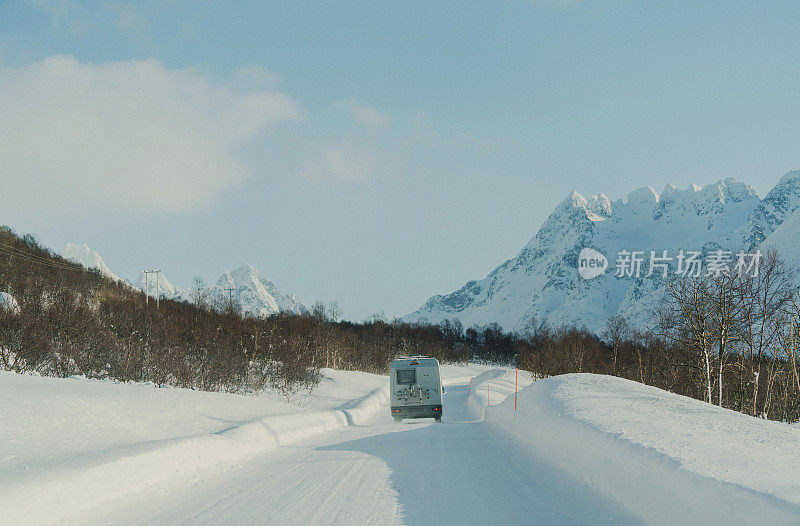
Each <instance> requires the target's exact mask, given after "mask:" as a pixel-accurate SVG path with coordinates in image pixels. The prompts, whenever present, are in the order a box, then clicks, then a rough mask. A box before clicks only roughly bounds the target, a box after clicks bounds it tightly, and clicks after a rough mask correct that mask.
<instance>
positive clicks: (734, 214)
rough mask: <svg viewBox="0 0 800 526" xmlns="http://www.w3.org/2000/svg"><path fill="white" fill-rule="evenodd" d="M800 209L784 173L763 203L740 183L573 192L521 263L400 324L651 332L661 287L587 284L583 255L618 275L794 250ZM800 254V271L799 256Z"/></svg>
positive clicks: (608, 281)
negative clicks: (681, 261)
mask: <svg viewBox="0 0 800 526" xmlns="http://www.w3.org/2000/svg"><path fill="white" fill-rule="evenodd" d="M799 209H800V171H795V172H789V173H787V174H786V175H784V176H783V177H782V178H781V179H780V181H779V182H778V184H776V186H775V187H774V188H773V189H772V190H771V191H770V192H769V193H768V194H767V196H765V198H764V199H761V198H760V197H759V196H758V194H757V192H756V190H755V189H754V188H753V187H752V186H750V185H748V184H747V183H744V182H742V181H737V180H735V179H733V178H725V179H721V180H719V181H717V182H716V183H712V184H709V185H706V186H704V187H700V186H697V185H695V184H690V185H689V186H688V187H685V188H680V187H677V186H674V185H666V186H665V187H664V190H663V191H662V192H661V193H660V194H659V193H658V192H656V191H655V190H654V189H653V188H652V187H650V186H645V187H640V188H637V189H634V190H632V191H631V192H629V193H628V195H627V198H626V199H625V200H622V199H618V200H616V201H611V199H609V198H608V196H606V195H604V194H597V195H593V196H591V197H589V198H586V197H584V196H583V195H581V194H580V193H578V192H577V191H573V192H571V193H570V194H569V195H568V196H567V197H566V198H565V199H564V200H563V201H561V203H559V204H558V205H557V206H556V207H555V209H554V210H553V212H552V213H551V214H550V215H549V216H548V217H547V219H545V221H544V222H543V223H542V226H541V227H540V228H539V230H538V231H537V233H536V234H535V235H534V236H533V237H532V238H531V239H530V241H529V242H528V243H527V244H526V245H525V246H524V247H523V248H522V250H521V251H520V252H519V253H518V254H517V255H516V256H515V257H513V258H510V259H508V260H506V261H505V262H503V263H501V264H500V265H499V266H497V267H496V268H495V269H494V270H492V271H491V272H490V273H489V274H488V275H487V276H486V277H485V278H483V279H481V280H471V281H468V282H467V283H466V284H465V285H464V286H463V287H461V288H460V289H457V290H456V291H453V292H451V293H449V294H438V295H434V296H432V297H430V298H429V299H428V300H427V301H426V302H425V303H424V304H423V305H422V306H421V307H420V308H419V309H418V310H416V311H414V312H412V313H410V314H407V315H406V316H404V317H403V318H402V320H403V321H407V322H412V323H433V324H437V323H440V322H442V321H444V320H446V319H450V320H452V319H458V320H459V321H460V322H461V323H462V324H463V325H465V326H471V325H486V324H489V323H498V324H499V325H500V326H501V327H503V329H505V330H508V331H516V332H521V331H524V330H526V329H527V328H528V327H529V326H530V324H531V322H532V321H533V320H536V321H537V322H547V323H548V324H550V325H552V326H561V325H575V326H585V327H587V328H588V329H590V330H593V331H595V332H600V331H602V329H603V327H604V325H605V322H606V320H607V319H608V318H610V317H611V316H613V315H614V314H618V315H621V316H625V317H626V318H628V319H629V321H630V322H631V324H632V325H634V326H639V327H640V328H647V327H648V326H649V325H648V324H651V323H652V321H653V318H652V316H651V314H652V310H653V309H655V308H657V306H658V304H659V303H660V301H661V298H662V297H663V293H664V287H663V280H662V281H659V279H658V278H659V276H650V277H646V276H643V277H640V278H638V279H622V278H619V277H617V276H615V275H614V272H613V268H611V269H610V270H609V271H606V273H605V274H603V275H602V276H600V277H597V278H595V279H593V280H591V281H585V280H583V279H581V278H580V277H579V275H578V272H577V262H578V254H579V253H580V251H581V249H583V248H593V249H595V250H598V251H600V252H601V253H602V254H604V255H605V256H606V257H607V258H608V261H609V265H610V267H613V266H614V263H615V260H614V256H615V255H617V254H619V253H620V252H621V251H634V250H641V251H643V252H644V253H645V256H649V254H650V251H656V252H657V253H658V254H661V253H662V251H663V250H667V251H668V254H671V255H675V254H677V253H678V252H679V251H680V250H685V251H699V252H702V253H704V254H707V253H708V252H711V251H714V250H721V249H724V250H729V251H731V252H733V253H736V252H737V251H738V250H740V249H742V250H751V249H755V248H758V247H759V246H760V245H762V244H765V242H766V241H768V240H769V238H770V236H771V235H772V234H773V233H775V232H778V233H777V234H776V236H775V238H776V239H777V238H778V237H780V238H781V241H780V243H779V244H780V245H781V246H780V247H777V246H773V245H772V244H770V243H766V244H765V246H770V247H771V248H778V249H779V250H781V252H784V251H786V252H790V250H789V249H790V248H791V247H787V246H786V245H787V244H789V242H790V241H789V240H790V239H791V235H792V234H791V233H789V232H787V229H788V227H787V228H783V225H784V224H790V225H791V224H795V223H796V225H797V226H796V227H795V228H796V229H793V231H794V236H795V239H796V238H797V236H798V235H800V211H799ZM790 219H791V220H792V221H789V220H790ZM795 252H798V253H797V254H796V258H795V259H796V264H797V265H800V251H795ZM791 255H793V256H794V252H791ZM642 268H643V269H644V270H646V267H645V266H643V267H642ZM643 274H645V273H643Z"/></svg>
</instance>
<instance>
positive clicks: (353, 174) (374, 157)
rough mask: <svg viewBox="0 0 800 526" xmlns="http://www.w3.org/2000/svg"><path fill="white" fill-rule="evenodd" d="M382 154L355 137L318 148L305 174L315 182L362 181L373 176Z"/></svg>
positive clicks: (307, 165)
mask: <svg viewBox="0 0 800 526" xmlns="http://www.w3.org/2000/svg"><path fill="white" fill-rule="evenodd" d="M379 157H380V153H379V152H378V151H376V150H375V149H374V148H373V147H371V146H370V147H366V146H365V145H363V144H360V143H359V141H357V140H354V139H353V138H352V137H345V138H342V139H339V140H338V141H332V142H331V143H330V144H327V145H326V146H323V147H321V148H318V149H317V150H316V152H315V153H314V155H313V158H312V159H311V160H310V161H309V162H308V163H307V164H306V168H305V171H304V173H303V175H304V176H305V177H306V178H307V179H309V180H311V181H314V182H342V181H359V180H363V179H367V178H369V177H371V176H372V175H373V173H374V170H375V167H376V166H377V163H378V158H379Z"/></svg>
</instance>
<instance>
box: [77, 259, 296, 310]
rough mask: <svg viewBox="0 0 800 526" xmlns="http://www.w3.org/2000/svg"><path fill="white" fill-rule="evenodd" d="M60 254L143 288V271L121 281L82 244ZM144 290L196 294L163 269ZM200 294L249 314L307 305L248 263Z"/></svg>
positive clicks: (185, 295)
mask: <svg viewBox="0 0 800 526" xmlns="http://www.w3.org/2000/svg"><path fill="white" fill-rule="evenodd" d="M62 256H64V257H65V258H67V259H70V260H72V261H75V262H76V263H80V264H81V265H83V266H84V267H86V268H94V269H97V270H99V271H100V273H102V274H103V275H105V276H107V277H109V278H111V279H114V280H116V281H121V282H125V283H128V284H129V285H131V286H133V287H135V288H137V289H139V290H141V291H142V292H144V291H145V274H144V273H143V272H142V273H140V274H139V276H138V278H137V279H136V281H133V282H128V281H125V280H122V279H121V278H120V277H118V276H117V275H116V274H114V273H113V272H112V271H111V269H110V268H108V266H107V265H106V264H105V262H104V261H103V258H102V257H101V256H100V254H98V253H97V252H95V251H94V250H92V249H91V248H89V247H88V246H87V245H85V244H83V245H76V244H73V243H67V245H66V246H65V247H64V251H63V252H62ZM147 291H148V294H149V295H150V296H151V297H154V298H155V297H160V298H167V299H175V300H186V301H193V299H194V298H195V297H196V294H195V293H196V291H194V290H193V289H191V288H189V289H186V290H181V289H180V288H178V287H176V286H175V285H174V284H173V283H172V282H171V281H170V280H169V279H167V277H166V276H165V275H164V273H163V272H161V273H160V275H159V276H158V279H156V276H155V275H150V278H149V281H148V285H147ZM203 293H204V295H205V296H206V297H207V298H208V299H210V300H212V301H213V302H215V303H217V304H224V303H225V302H227V301H229V300H233V301H234V302H236V303H237V304H238V305H240V306H241V307H242V310H243V311H244V312H245V313H248V314H250V315H253V316H259V317H263V316H269V315H270V314H275V313H278V312H288V313H293V314H303V313H307V312H308V308H307V307H306V306H305V305H303V304H302V303H301V302H300V301H299V300H298V299H297V298H296V297H295V296H294V295H292V294H284V293H282V292H281V291H279V290H278V288H277V287H276V286H275V284H274V283H273V282H272V281H271V280H270V279H269V278H267V277H266V276H264V275H263V274H261V273H260V272H259V271H258V270H257V269H256V268H255V267H253V266H252V265H247V264H246V265H243V266H241V267H239V268H237V269H234V270H230V271H228V272H225V273H223V274H222V276H220V277H219V279H218V280H217V281H216V282H215V283H213V284H211V285H208V286H205V287H204V288H203Z"/></svg>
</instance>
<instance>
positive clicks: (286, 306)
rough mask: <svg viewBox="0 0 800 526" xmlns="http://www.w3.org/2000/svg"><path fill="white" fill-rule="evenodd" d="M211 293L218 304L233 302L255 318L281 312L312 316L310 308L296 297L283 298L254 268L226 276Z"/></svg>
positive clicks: (241, 268)
mask: <svg viewBox="0 0 800 526" xmlns="http://www.w3.org/2000/svg"><path fill="white" fill-rule="evenodd" d="M209 289H210V293H211V294H212V295H213V296H214V297H215V298H217V300H218V301H219V300H221V301H222V302H223V303H224V302H225V301H227V300H229V299H233V301H234V302H236V303H238V304H239V305H241V307H242V310H243V311H244V312H246V313H248V314H251V315H254V316H259V317H262V316H269V315H270V314H275V313H277V312H289V313H293V314H304V313H307V312H308V309H307V308H306V306H305V305H303V304H302V303H300V301H299V300H298V299H297V298H296V297H295V296H294V295H293V294H292V295H289V294H283V293H282V292H281V291H279V290H278V289H277V288H276V287H275V284H274V283H272V281H270V280H269V278H267V277H266V276H264V275H262V274H261V273H260V272H259V271H258V270H257V269H256V268H255V267H253V266H252V265H244V266H241V267H239V268H237V269H235V270H231V271H228V272H225V273H224V274H223V275H222V276H220V278H219V279H218V280H217V282H216V283H215V284H214V285H212V286H211V287H209ZM229 289H230V290H229Z"/></svg>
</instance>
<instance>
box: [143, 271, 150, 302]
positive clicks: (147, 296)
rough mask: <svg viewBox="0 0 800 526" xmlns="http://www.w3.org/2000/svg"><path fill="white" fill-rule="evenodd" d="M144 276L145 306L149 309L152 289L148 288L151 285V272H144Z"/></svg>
mask: <svg viewBox="0 0 800 526" xmlns="http://www.w3.org/2000/svg"><path fill="white" fill-rule="evenodd" d="M142 274H144V305H145V307H147V305H149V304H150V288H149V286H148V285H149V284H150V280H149V277H150V271H149V270H143V271H142Z"/></svg>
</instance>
